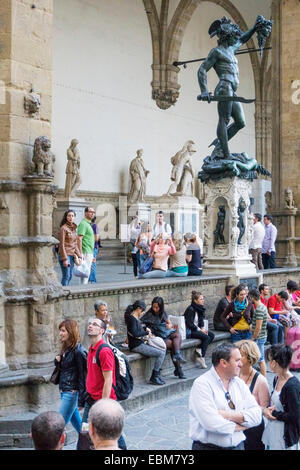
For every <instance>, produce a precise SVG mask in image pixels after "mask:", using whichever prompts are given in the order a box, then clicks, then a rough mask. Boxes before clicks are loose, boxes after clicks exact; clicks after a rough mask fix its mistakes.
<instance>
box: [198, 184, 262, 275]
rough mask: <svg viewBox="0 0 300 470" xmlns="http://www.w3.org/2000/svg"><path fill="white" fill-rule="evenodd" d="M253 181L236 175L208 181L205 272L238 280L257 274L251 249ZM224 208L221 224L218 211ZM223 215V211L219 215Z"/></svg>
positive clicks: (205, 223)
mask: <svg viewBox="0 0 300 470" xmlns="http://www.w3.org/2000/svg"><path fill="white" fill-rule="evenodd" d="M251 184H252V183H251V182H250V181H248V180H244V179H241V178H237V177H235V178H224V179H222V180H220V181H209V182H208V183H206V184H205V213H204V247H205V248H204V253H205V263H204V265H203V274H204V275H210V274H229V275H230V276H231V277H232V278H235V277H236V278H238V281H239V280H240V278H250V277H251V278H252V277H253V278H255V277H257V273H256V268H255V265H254V264H253V263H251V261H250V260H251V256H250V255H249V252H248V248H249V244H250V241H251V238H252V224H253V220H252V219H253V215H252V214H251V213H250V212H249V206H250V195H251ZM220 206H222V207H224V209H220ZM239 207H243V208H244V211H243V212H241V211H240V210H239ZM224 210H225V216H224V217H223V219H222V220H221V222H220V220H219V224H218V214H220V211H221V212H222V211H224ZM221 216H222V213H221V215H219V218H221ZM241 230H243V235H242V233H241ZM216 231H218V234H217V233H216ZM217 235H219V236H217ZM240 235H242V236H240Z"/></svg>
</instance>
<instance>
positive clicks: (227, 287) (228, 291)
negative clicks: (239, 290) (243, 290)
mask: <svg viewBox="0 0 300 470" xmlns="http://www.w3.org/2000/svg"><path fill="white" fill-rule="evenodd" d="M233 287H234V285H229V286H226V287H225V295H229V293H230V291H231V289H232V288H233Z"/></svg>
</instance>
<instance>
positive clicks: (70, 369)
mask: <svg viewBox="0 0 300 470" xmlns="http://www.w3.org/2000/svg"><path fill="white" fill-rule="evenodd" d="M59 337H60V341H61V344H62V348H61V352H60V354H59V355H58V356H56V358H55V361H54V362H55V365H58V364H59V368H60V377H59V391H60V396H61V404H60V407H59V410H58V411H59V413H60V414H61V415H62V416H63V417H64V420H65V422H66V425H67V424H68V423H69V421H71V424H72V426H73V427H74V428H75V429H76V431H77V432H78V433H79V432H80V431H81V416H80V413H79V410H80V409H82V408H83V406H84V401H85V382H86V372H87V352H86V351H85V349H84V348H83V346H82V345H81V343H80V342H79V339H80V336H79V328H78V324H77V322H76V321H74V320H70V319H67V320H64V321H62V322H61V323H60V325H59Z"/></svg>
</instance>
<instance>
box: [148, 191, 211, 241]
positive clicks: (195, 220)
mask: <svg viewBox="0 0 300 470" xmlns="http://www.w3.org/2000/svg"><path fill="white" fill-rule="evenodd" d="M159 210H162V211H163V212H164V214H165V217H164V219H165V221H167V222H168V223H170V225H171V227H172V231H173V233H174V232H181V233H182V234H185V233H187V232H191V233H195V234H197V235H199V236H200V237H201V238H202V222H201V220H202V217H201V214H202V212H203V206H202V205H201V204H199V201H198V199H197V198H196V197H189V196H162V197H160V198H159V199H158V203H157V204H151V219H152V221H151V224H152V225H153V224H155V221H156V213H157V212H158V211H159Z"/></svg>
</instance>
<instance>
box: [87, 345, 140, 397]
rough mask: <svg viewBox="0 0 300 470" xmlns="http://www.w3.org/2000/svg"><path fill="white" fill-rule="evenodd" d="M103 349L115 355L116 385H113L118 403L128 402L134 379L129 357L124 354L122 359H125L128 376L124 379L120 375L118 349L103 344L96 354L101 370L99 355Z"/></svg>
mask: <svg viewBox="0 0 300 470" xmlns="http://www.w3.org/2000/svg"><path fill="white" fill-rule="evenodd" d="M103 348H109V349H111V350H112V352H113V354H114V358H115V376H116V385H113V389H114V391H115V394H116V396H117V400H118V401H121V400H126V398H128V397H129V395H130V393H131V392H132V389H133V377H132V373H131V368H130V365H129V361H128V359H127V357H126V356H125V354H122V358H123V359H124V361H125V365H126V375H125V377H123V375H121V374H120V364H119V358H118V354H117V351H116V349H115V348H113V347H110V346H109V345H108V344H106V343H104V344H101V346H99V348H98V349H97V352H96V362H97V364H98V366H99V367H100V368H101V364H100V359H99V355H100V352H101V350H102V349H103Z"/></svg>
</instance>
